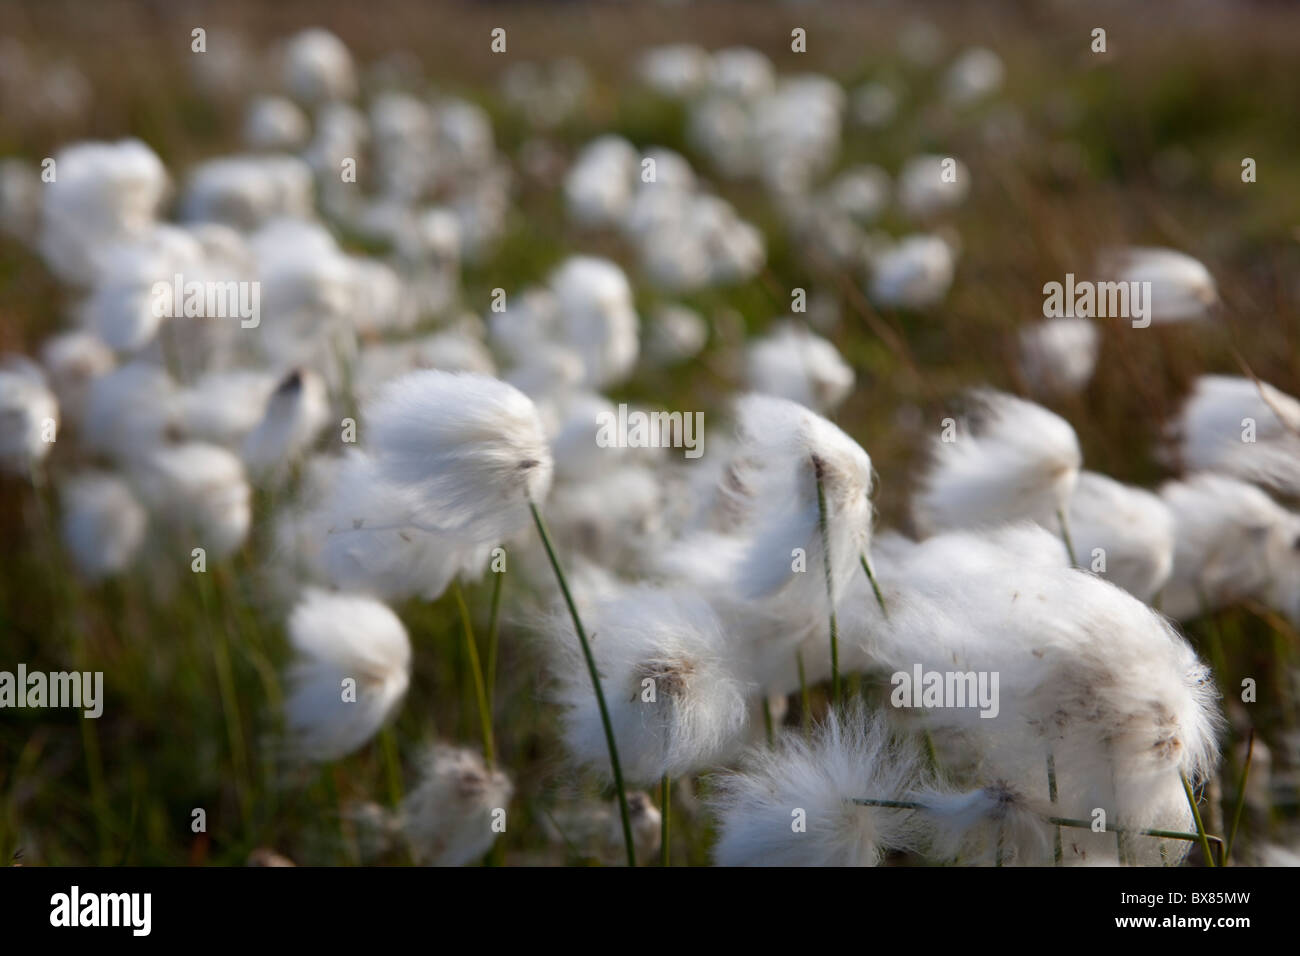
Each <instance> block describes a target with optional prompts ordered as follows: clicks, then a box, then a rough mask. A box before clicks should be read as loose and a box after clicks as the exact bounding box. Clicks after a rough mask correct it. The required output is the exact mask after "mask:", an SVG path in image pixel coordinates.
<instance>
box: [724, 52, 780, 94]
mask: <svg viewBox="0 0 1300 956" xmlns="http://www.w3.org/2000/svg"><path fill="white" fill-rule="evenodd" d="M775 85H776V70H775V69H774V68H773V66H772V61H771V60H769V59H768V58H767V56H766V55H765V54H764V53H762V52H760V51H759V50H755V49H754V48H753V47H743V46H733V47H726V48H725V49H722V50H715V51H714V53H713V57H712V60H711V62H710V64H709V86H710V87H711V88H712V89H713V90H714V91H716V92H718V93H721V94H723V95H726V96H730V97H735V98H737V99H741V100H752V99H756V98H757V97H759V96H762V95H763V94H765V93H769V92H771V91H772V89H773V87H774V86H775Z"/></svg>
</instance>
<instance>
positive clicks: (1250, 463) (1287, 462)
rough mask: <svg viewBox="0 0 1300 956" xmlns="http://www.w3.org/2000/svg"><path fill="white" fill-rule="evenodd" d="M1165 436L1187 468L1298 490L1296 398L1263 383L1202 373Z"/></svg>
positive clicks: (1298, 412) (1298, 414)
mask: <svg viewBox="0 0 1300 956" xmlns="http://www.w3.org/2000/svg"><path fill="white" fill-rule="evenodd" d="M1169 437H1170V438H1171V439H1172V440H1173V442H1174V443H1175V447H1176V451H1177V457H1178V458H1179V460H1180V461H1181V463H1182V465H1183V467H1184V468H1186V469H1188V470H1189V471H1217V472H1222V473H1223V474H1227V475H1233V476H1235V477H1237V478H1241V479H1244V480H1246V481H1250V482H1254V483H1255V484H1259V485H1263V486H1265V487H1267V488H1271V489H1272V490H1274V491H1276V492H1278V493H1280V494H1283V495H1291V496H1294V495H1297V494H1300V401H1297V400H1296V399H1294V398H1292V397H1291V396H1290V395H1287V394H1286V393H1285V392H1281V391H1279V390H1278V389H1276V388H1274V387H1273V386H1272V385H1269V384H1267V383H1266V382H1258V383H1257V382H1255V381H1254V380H1252V379H1249V378H1238V377H1234V376H1230V375H1202V376H1201V377H1200V378H1199V379H1197V380H1196V384H1195V386H1194V387H1193V390H1192V394H1191V396H1190V397H1189V398H1188V399H1187V403H1186V404H1185V405H1184V406H1183V410H1182V413H1181V415H1180V416H1179V417H1178V419H1177V420H1176V421H1175V422H1174V423H1173V424H1172V426H1171V427H1170V429H1169Z"/></svg>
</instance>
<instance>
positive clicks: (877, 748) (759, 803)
mask: <svg viewBox="0 0 1300 956" xmlns="http://www.w3.org/2000/svg"><path fill="white" fill-rule="evenodd" d="M920 773H921V759H920V756H919V754H918V752H917V751H916V750H915V749H914V748H913V747H911V746H908V745H907V744H905V743H903V742H901V741H898V740H895V739H893V738H892V737H891V735H890V732H889V729H888V727H887V726H886V724H885V723H884V721H882V720H880V719H878V718H876V717H872V716H868V715H867V714H866V713H865V712H864V711H862V710H851V711H850V712H849V713H848V714H847V715H845V716H843V717H838V716H836V714H834V713H832V714H831V715H830V717H829V718H828V720H827V722H826V723H825V724H824V725H822V726H821V727H819V728H818V730H817V733H816V735H815V737H814V738H813V739H812V741H805V740H803V739H802V738H801V737H800V736H796V735H794V734H789V735H786V736H784V737H783V738H782V740H781V744H780V746H779V747H778V748H777V749H775V750H769V749H767V748H755V749H753V750H751V751H750V752H749V754H748V757H747V760H746V761H745V763H744V764H743V765H742V767H741V769H740V770H739V771H737V772H735V773H732V774H728V775H725V776H722V777H721V778H718V780H717V782H718V787H717V790H716V792H715V794H714V796H713V797H712V799H711V801H710V802H711V809H712V810H713V813H714V814H715V815H716V817H717V820H718V827H719V831H720V832H719V836H718V842H717V844H716V845H715V846H714V851H713V857H714V861H715V862H716V863H718V864H719V865H721V866H875V865H877V864H878V863H880V862H881V860H882V859H883V858H884V856H885V854H886V853H888V852H890V851H891V850H906V849H910V848H911V847H912V846H913V845H914V843H915V836H914V833H913V826H912V823H911V819H910V817H911V814H910V811H907V810H898V809H892V808H884V807H871V806H861V805H858V804H855V803H854V802H853V801H854V800H855V799H863V798H865V799H876V800H899V799H906V797H905V795H906V794H907V793H908V792H909V791H910V790H912V789H914V788H915V787H916V786H917V783H918V780H919V779H920Z"/></svg>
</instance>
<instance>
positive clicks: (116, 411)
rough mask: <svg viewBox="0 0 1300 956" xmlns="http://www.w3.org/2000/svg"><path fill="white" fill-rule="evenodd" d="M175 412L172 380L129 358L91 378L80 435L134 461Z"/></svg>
mask: <svg viewBox="0 0 1300 956" xmlns="http://www.w3.org/2000/svg"><path fill="white" fill-rule="evenodd" d="M178 417H179V410H178V405H177V390H176V385H175V383H174V382H172V380H171V378H170V377H169V376H168V375H167V373H166V372H165V371H163V369H162V368H160V367H159V366H157V365H152V364H150V363H148V362H143V361H136V362H131V363H129V364H127V365H122V366H119V367H118V368H115V369H113V370H112V371H109V372H106V373H105V374H103V375H100V376H98V377H97V378H95V379H94V380H93V381H92V382H91V383H90V386H89V387H88V388H87V390H86V405H85V415H84V420H83V422H82V440H83V441H84V442H85V443H86V445H87V446H88V447H89V448H91V449H92V450H94V451H98V452H102V453H104V454H107V455H109V456H111V457H113V458H116V459H118V460H119V461H126V462H129V461H135V460H138V459H139V458H140V457H141V456H142V455H143V454H144V453H145V452H147V451H148V450H149V449H150V448H152V447H153V446H154V445H156V444H158V443H159V442H160V441H162V439H163V437H164V436H165V435H166V434H167V432H168V429H169V428H171V427H172V426H173V425H174V423H175V422H176V421H177V419H178Z"/></svg>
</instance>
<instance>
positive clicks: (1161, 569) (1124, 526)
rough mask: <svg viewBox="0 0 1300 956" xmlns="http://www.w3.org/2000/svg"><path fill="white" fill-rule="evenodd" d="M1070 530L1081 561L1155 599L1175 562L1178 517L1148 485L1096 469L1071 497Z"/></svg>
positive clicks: (1146, 598) (1128, 588) (1137, 593)
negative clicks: (1127, 482) (1124, 482)
mask: <svg viewBox="0 0 1300 956" xmlns="http://www.w3.org/2000/svg"><path fill="white" fill-rule="evenodd" d="M1069 524H1070V535H1071V539H1072V540H1073V542H1074V547H1075V549H1076V550H1077V555H1076V556H1077V557H1078V559H1079V562H1080V564H1081V565H1082V566H1083V567H1085V568H1091V569H1093V570H1095V571H1096V572H1097V573H1099V574H1100V575H1101V576H1102V577H1104V578H1105V579H1106V580H1108V581H1110V582H1111V583H1112V584H1117V585H1119V586H1120V587H1122V588H1123V589H1124V590H1125V591H1128V592H1129V593H1130V594H1132V595H1133V596H1134V597H1137V598H1138V599H1139V600H1142V601H1147V602H1150V601H1151V599H1152V598H1153V597H1155V595H1156V593H1157V592H1159V590H1160V589H1161V588H1162V587H1164V584H1165V581H1167V580H1168V579H1169V573H1170V571H1171V570H1173V565H1174V518H1173V514H1172V513H1171V512H1170V510H1169V506H1168V505H1166V504H1165V503H1164V502H1163V501H1161V500H1160V498H1159V497H1158V496H1156V495H1154V494H1152V493H1151V492H1149V491H1145V490H1143V489H1141V488H1134V487H1132V486H1131V485H1122V484H1120V483H1119V482H1118V481H1115V480H1113V479H1111V478H1107V477H1106V476H1105V475H1099V474H1097V473H1096V472H1094V471H1083V472H1080V473H1079V481H1078V483H1077V484H1076V485H1075V488H1074V494H1073V495H1071V497H1070V511H1069Z"/></svg>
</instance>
